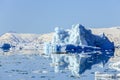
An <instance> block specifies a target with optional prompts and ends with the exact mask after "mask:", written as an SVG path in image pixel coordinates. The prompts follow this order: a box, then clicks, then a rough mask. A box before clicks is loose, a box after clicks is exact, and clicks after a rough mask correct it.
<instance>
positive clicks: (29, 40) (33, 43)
mask: <svg viewBox="0 0 120 80" xmlns="http://www.w3.org/2000/svg"><path fill="white" fill-rule="evenodd" d="M91 30H92V33H93V34H97V35H99V34H101V33H105V35H106V36H107V37H108V38H109V39H110V40H111V41H112V42H114V43H115V46H119V45H120V27H112V28H92V29H91ZM52 38H53V33H48V34H24V33H5V34H3V35H1V36H0V47H1V46H2V45H3V44H4V43H9V44H11V45H12V46H16V49H20V48H23V49H42V48H43V43H44V42H49V41H51V40H52Z"/></svg>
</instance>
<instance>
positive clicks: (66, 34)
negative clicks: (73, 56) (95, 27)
mask: <svg viewBox="0 0 120 80" xmlns="http://www.w3.org/2000/svg"><path fill="white" fill-rule="evenodd" d="M80 46H93V47H99V48H101V49H103V50H114V43H113V42H111V41H110V40H109V39H108V38H107V37H106V36H105V34H104V33H103V34H102V35H95V34H92V31H91V30H88V29H85V27H84V26H82V25H80V24H77V25H75V26H72V29H71V30H68V31H66V30H63V29H60V28H58V27H57V28H55V34H54V36H53V40H52V41H51V43H48V44H46V46H45V53H46V52H48V50H50V51H49V52H66V48H67V47H69V49H67V50H70V51H72V50H73V51H75V50H78V49H77V48H78V47H80ZM51 50H52V51H51ZM70 51H69V52H70Z"/></svg>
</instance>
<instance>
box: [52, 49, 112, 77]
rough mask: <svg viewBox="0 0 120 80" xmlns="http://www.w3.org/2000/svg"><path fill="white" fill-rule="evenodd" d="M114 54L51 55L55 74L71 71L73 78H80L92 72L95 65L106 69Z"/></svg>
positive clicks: (105, 52)
mask: <svg viewBox="0 0 120 80" xmlns="http://www.w3.org/2000/svg"><path fill="white" fill-rule="evenodd" d="M113 55H114V52H107V51H102V52H100V51H97V52H87V53H85V52H82V53H74V54H72V53H68V54H57V53H56V54H51V59H52V63H51V65H52V66H53V67H54V71H55V72H64V71H70V72H71V73H72V75H73V76H76V77H80V75H81V74H82V73H84V72H85V71H86V70H88V69H89V70H90V69H91V67H92V66H93V65H94V64H99V63H100V65H101V66H102V67H104V65H105V64H106V63H107V62H108V60H109V59H110V57H111V56H113Z"/></svg>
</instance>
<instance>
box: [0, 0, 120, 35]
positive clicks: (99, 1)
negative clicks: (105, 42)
mask: <svg viewBox="0 0 120 80" xmlns="http://www.w3.org/2000/svg"><path fill="white" fill-rule="evenodd" d="M78 23H79V24H82V25H84V26H85V27H87V28H99V27H113V26H120V0H0V34H3V33H6V32H18V33H36V34H41V33H49V32H52V31H54V28H55V27H62V28H64V29H68V28H71V26H72V25H73V24H78Z"/></svg>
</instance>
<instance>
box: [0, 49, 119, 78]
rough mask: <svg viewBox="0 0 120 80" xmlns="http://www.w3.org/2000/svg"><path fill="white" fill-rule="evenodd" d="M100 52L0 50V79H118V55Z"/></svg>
mask: <svg viewBox="0 0 120 80" xmlns="http://www.w3.org/2000/svg"><path fill="white" fill-rule="evenodd" d="M91 54H93V55H91ZM101 54H104V52H87V53H84V52H82V53H79V54H71V53H70V54H52V55H41V54H40V53H39V52H37V51H29V52H28V51H27V54H26V51H23V52H20V51H18V52H14V53H12V52H1V53H0V80H120V74H119V73H120V63H119V61H120V57H119V56H112V55H109V56H106V55H107V54H112V52H105V54H106V55H101Z"/></svg>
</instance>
